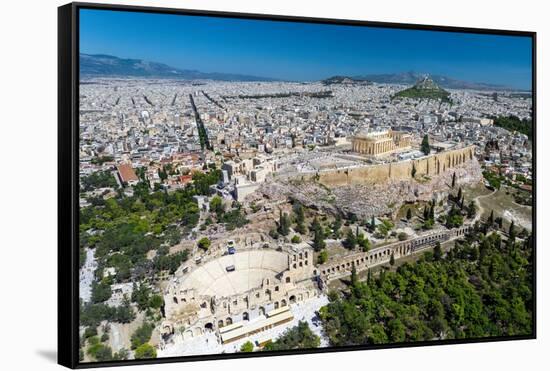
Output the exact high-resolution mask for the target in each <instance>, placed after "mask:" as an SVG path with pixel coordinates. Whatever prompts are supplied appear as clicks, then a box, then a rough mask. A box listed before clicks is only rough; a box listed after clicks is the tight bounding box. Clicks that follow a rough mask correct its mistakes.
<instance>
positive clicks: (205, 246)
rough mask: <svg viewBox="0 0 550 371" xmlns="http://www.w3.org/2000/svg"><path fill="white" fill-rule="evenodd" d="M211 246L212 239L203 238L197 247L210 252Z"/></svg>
mask: <svg viewBox="0 0 550 371" xmlns="http://www.w3.org/2000/svg"><path fill="white" fill-rule="evenodd" d="M210 245H211V242H210V239H209V238H208V237H203V238H201V239H200V240H199V241H198V242H197V246H198V247H199V248H200V249H203V250H204V251H206V250H208V248H209V247H210Z"/></svg>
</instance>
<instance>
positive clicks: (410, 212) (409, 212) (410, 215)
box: [407, 207, 412, 220]
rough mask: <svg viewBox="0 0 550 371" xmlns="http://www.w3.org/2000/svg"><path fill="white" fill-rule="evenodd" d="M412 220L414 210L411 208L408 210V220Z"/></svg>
mask: <svg viewBox="0 0 550 371" xmlns="http://www.w3.org/2000/svg"><path fill="white" fill-rule="evenodd" d="M411 219H412V210H411V208H410V207H409V208H408V209H407V220H411Z"/></svg>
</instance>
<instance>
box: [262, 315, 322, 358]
mask: <svg viewBox="0 0 550 371" xmlns="http://www.w3.org/2000/svg"><path fill="white" fill-rule="evenodd" d="M320 344H321V339H320V338H319V336H317V335H315V334H314V333H313V331H311V329H310V328H309V325H308V324H307V322H305V321H300V322H298V326H295V327H292V328H291V329H288V330H286V332H285V333H284V334H283V335H281V336H280V337H279V338H278V339H277V340H275V341H273V342H271V343H268V344H267V345H266V346H265V347H264V348H263V350H264V351H274V350H290V349H311V348H318V347H319V345H320Z"/></svg>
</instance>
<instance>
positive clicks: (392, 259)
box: [390, 252, 395, 266]
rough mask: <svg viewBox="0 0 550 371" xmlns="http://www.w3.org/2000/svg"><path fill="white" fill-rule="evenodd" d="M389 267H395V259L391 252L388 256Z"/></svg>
mask: <svg viewBox="0 0 550 371" xmlns="http://www.w3.org/2000/svg"><path fill="white" fill-rule="evenodd" d="M390 265H391V266H394V265H395V257H394V256H393V252H392V253H391V256H390Z"/></svg>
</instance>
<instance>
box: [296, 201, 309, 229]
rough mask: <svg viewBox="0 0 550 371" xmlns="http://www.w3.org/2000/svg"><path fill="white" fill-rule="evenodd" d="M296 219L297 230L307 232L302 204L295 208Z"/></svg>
mask: <svg viewBox="0 0 550 371" xmlns="http://www.w3.org/2000/svg"><path fill="white" fill-rule="evenodd" d="M294 219H295V221H296V228H295V230H296V232H298V233H301V234H304V233H306V231H307V230H306V226H305V224H304V223H305V220H306V218H305V214H304V208H303V206H302V205H301V204H298V205H296V206H295V208H294Z"/></svg>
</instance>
